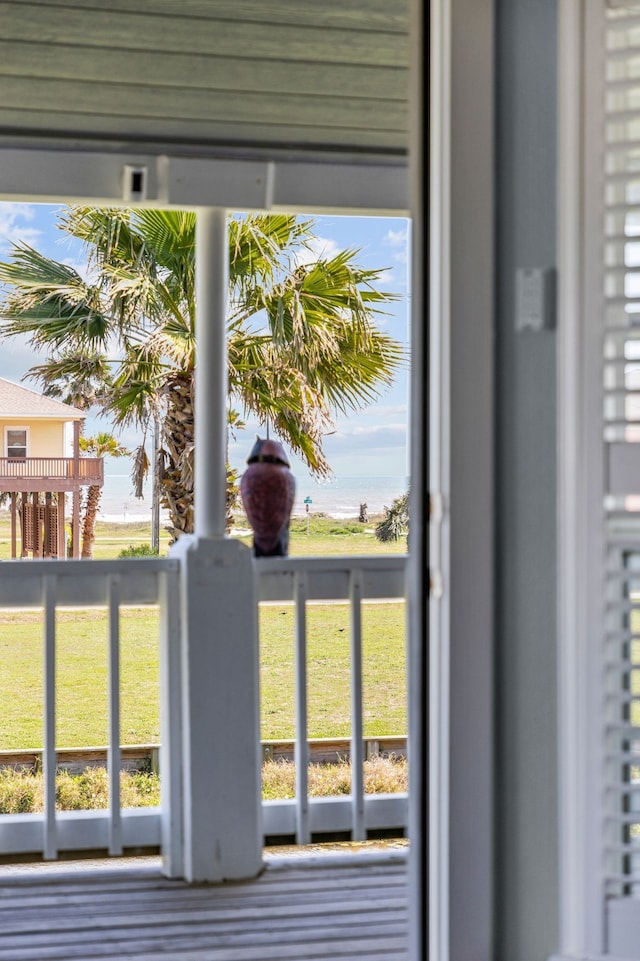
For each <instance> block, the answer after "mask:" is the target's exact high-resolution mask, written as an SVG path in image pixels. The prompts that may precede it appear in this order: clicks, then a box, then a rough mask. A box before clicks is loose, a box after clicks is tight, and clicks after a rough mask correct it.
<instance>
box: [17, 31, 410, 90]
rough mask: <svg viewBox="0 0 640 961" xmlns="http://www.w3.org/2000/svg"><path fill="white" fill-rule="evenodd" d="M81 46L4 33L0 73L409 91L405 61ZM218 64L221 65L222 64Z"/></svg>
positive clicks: (162, 83) (221, 86) (193, 85)
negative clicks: (86, 52)
mask: <svg viewBox="0 0 640 961" xmlns="http://www.w3.org/2000/svg"><path fill="white" fill-rule="evenodd" d="M77 53H78V51H77V48H75V47H73V46H70V45H65V44H59V45H56V46H44V45H43V44H41V43H32V42H21V43H16V42H15V41H13V40H7V39H4V38H3V37H2V34H1V33H0V77H8V76H13V77H25V74H27V75H28V76H29V77H30V78H38V77H40V78H46V79H51V80H65V79H66V80H71V81H74V82H75V83H76V84H80V83H100V84H103V85H105V88H106V89H109V84H110V82H111V81H113V80H114V79H117V80H119V81H125V80H126V82H127V83H128V84H130V85H135V84H138V85H140V86H144V87H156V86H157V87H160V88H165V87H182V88H183V89H184V90H192V89H198V88H201V89H204V90H211V89H213V87H214V85H215V89H216V90H227V91H236V92H240V91H244V92H250V91H253V90H260V91H261V92H262V93H265V94H283V93H287V92H296V93H298V94H309V95H313V96H325V97H344V96H345V94H346V93H348V95H349V96H352V97H362V98H365V99H370V98H375V97H381V96H384V97H385V99H388V100H397V101H404V100H406V93H407V70H406V68H405V67H384V66H379V65H376V66H361V65H353V64H332V65H331V67H330V68H328V67H327V66H326V65H325V64H314V63H309V62H301V61H292V62H286V61H284V60H259V59H257V58H252V60H251V69H247V61H246V58H244V57H242V58H233V57H225V60H224V69H219V68H218V69H216V65H215V61H214V60H212V58H211V57H208V56H205V55H204V54H192V53H171V54H163V56H161V57H159V56H158V55H157V54H156V53H155V52H152V51H146V50H142V51H140V50H139V51H136V53H135V56H132V55H131V52H130V51H128V50H107V49H103V48H99V49H95V50H94V49H92V50H91V56H90V57H83V58H80V59H79V58H78V56H77ZM218 67H220V65H218Z"/></svg>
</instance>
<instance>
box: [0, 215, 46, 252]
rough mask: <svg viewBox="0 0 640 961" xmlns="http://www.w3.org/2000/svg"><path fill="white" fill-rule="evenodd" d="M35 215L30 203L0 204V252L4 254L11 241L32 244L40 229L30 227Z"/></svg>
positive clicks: (34, 242)
mask: <svg viewBox="0 0 640 961" xmlns="http://www.w3.org/2000/svg"><path fill="white" fill-rule="evenodd" d="M34 217H35V210H34V207H33V205H32V204H20V203H13V204H0V252H1V253H2V254H3V255H4V253H5V251H8V249H9V247H10V245H11V244H12V243H13V244H15V243H18V242H20V241H21V242H23V243H27V244H30V245H31V246H34V245H35V244H36V242H37V240H38V238H39V237H40V236H41V234H42V231H41V230H39V229H38V228H37V227H30V226H29V221H31V220H33V219H34Z"/></svg>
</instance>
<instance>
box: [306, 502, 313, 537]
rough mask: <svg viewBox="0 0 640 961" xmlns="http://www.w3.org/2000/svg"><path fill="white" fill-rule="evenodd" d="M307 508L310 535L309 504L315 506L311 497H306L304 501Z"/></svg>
mask: <svg viewBox="0 0 640 961" xmlns="http://www.w3.org/2000/svg"><path fill="white" fill-rule="evenodd" d="M304 503H305V507H306V508H307V534H308V533H309V504H313V501H312V499H311V498H310V497H305V499H304Z"/></svg>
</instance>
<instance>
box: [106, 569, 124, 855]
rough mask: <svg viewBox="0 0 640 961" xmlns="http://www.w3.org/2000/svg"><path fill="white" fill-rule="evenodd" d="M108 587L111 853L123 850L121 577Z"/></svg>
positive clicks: (111, 582)
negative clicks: (121, 806)
mask: <svg viewBox="0 0 640 961" xmlns="http://www.w3.org/2000/svg"><path fill="white" fill-rule="evenodd" d="M108 591H109V594H108V596H109V742H108V748H107V768H108V771H109V854H122V816H121V808H120V578H119V576H118V575H116V574H112V575H111V576H110V577H109V580H108Z"/></svg>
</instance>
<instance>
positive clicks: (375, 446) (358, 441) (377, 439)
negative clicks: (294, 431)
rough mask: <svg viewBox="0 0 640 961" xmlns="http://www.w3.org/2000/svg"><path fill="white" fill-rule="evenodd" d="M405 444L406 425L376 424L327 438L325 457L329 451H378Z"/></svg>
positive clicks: (344, 431) (337, 433)
mask: <svg viewBox="0 0 640 961" xmlns="http://www.w3.org/2000/svg"><path fill="white" fill-rule="evenodd" d="M406 443H407V425H406V424H376V425H372V426H371V427H353V428H351V429H342V430H339V431H336V433H335V434H331V435H330V436H329V437H327V439H326V442H325V446H326V450H327V456H328V457H329V459H331V455H330V451H331V450H335V451H353V450H356V449H357V450H366V451H374V450H376V451H379V450H386V449H388V448H391V447H404V446H405V445H406Z"/></svg>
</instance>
